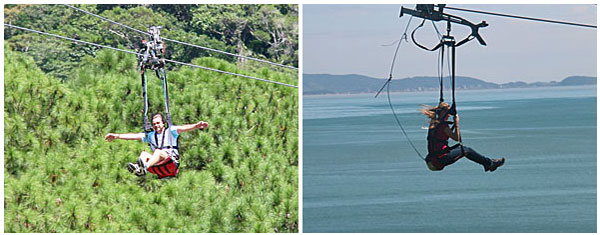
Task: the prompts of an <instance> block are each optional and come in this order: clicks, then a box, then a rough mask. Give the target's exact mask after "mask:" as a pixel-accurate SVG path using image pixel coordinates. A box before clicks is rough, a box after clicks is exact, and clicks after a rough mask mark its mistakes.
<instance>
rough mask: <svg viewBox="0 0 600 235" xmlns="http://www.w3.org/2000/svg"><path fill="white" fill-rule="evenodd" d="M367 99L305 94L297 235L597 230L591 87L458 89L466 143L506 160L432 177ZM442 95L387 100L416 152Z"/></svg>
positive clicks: (381, 108)
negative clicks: (493, 167)
mask: <svg viewBox="0 0 600 235" xmlns="http://www.w3.org/2000/svg"><path fill="white" fill-rule="evenodd" d="M445 93H446V94H445V95H446V96H447V97H446V100H449V99H450V96H449V95H450V94H449V92H445ZM373 95H374V94H361V95H335V96H305V97H304V99H303V185H302V187H303V205H302V207H303V221H302V227H303V232H431V233H437V232H477V233H493V232H523V233H538V232H544V233H550V232H587V233H595V232H597V231H596V230H597V225H596V223H597V218H596V216H597V211H596V210H597V209H596V208H597V205H596V204H597V199H596V198H597V195H596V192H597V184H596V179H597V178H596V174H597V172H596V171H597V156H596V143H597V142H596V133H597V132H596V128H597V127H596V115H597V110H596V86H575V87H554V88H531V89H498V90H471V91H458V92H457V93H456V99H457V109H458V112H459V115H460V127H461V133H462V136H463V143H464V145H465V146H469V147H472V148H474V149H475V150H477V151H478V152H480V153H481V154H483V155H485V156H487V157H491V158H497V157H506V159H507V162H506V164H505V165H504V166H502V167H501V168H499V169H498V170H497V171H495V172H493V173H490V172H484V170H483V168H482V167H481V166H480V165H478V164H476V163H474V162H471V161H470V160H468V159H466V158H462V159H460V160H459V161H458V162H456V163H455V164H453V165H450V166H448V167H446V168H445V169H444V170H443V171H439V172H432V171H429V170H428V169H427V167H426V165H425V163H424V161H423V160H421V159H420V158H419V157H418V155H417V153H416V152H415V151H414V150H413V149H412V148H411V146H410V144H409V143H408V142H407V139H406V137H405V136H404V135H403V134H402V132H401V131H400V127H399V126H398V124H396V121H395V120H394V117H393V116H392V114H391V110H390V107H389V104H388V101H387V97H386V93H382V94H381V96H380V97H378V98H377V99H375V98H373ZM438 95H439V93H437V92H414V93H413V92H405V93H393V94H392V95H391V100H392V103H393V105H394V109H395V110H396V113H397V114H398V117H399V119H400V121H401V123H402V125H403V126H404V128H405V130H406V131H407V134H408V136H409V137H410V139H411V140H412V141H413V143H414V144H415V146H416V147H417V150H418V151H419V152H420V153H421V154H422V155H426V154H427V150H426V140H425V138H426V135H427V131H426V130H424V129H422V127H425V126H427V120H426V118H425V117H424V116H423V115H421V114H419V113H418V111H417V109H419V108H420V104H429V105H436V104H437V101H438V99H439V97H438Z"/></svg>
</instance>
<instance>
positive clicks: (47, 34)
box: [4, 23, 298, 88]
mask: <svg viewBox="0 0 600 235" xmlns="http://www.w3.org/2000/svg"><path fill="white" fill-rule="evenodd" d="M4 26H7V27H11V28H16V29H20V30H25V31H29V32H34V33H38V34H42V35H46V36H52V37H56V38H60V39H65V40H69V41H72V42H76V43H83V44H88V45H92V46H96V47H102V48H107V49H112V50H116V51H120V52H125V53H129V54H133V55H143V54H141V53H137V52H133V51H128V50H123V49H119V48H114V47H110V46H105V45H100V44H96V43H92V42H86V41H81V40H77V39H73V38H68V37H64V36H60V35H56V34H51V33H46V32H42V31H38V30H34V29H28V28H24V27H20V26H16V25H11V24H6V23H5V24H4ZM165 61H167V62H171V63H175V64H181V65H185V66H189V67H195V68H199V69H204V70H209V71H213V72H217V73H223V74H229V75H233V76H237V77H243V78H249V79H254V80H258V81H262V82H268V83H273V84H278V85H283V86H288V87H293V88H298V86H295V85H291V84H286V83H282V82H276V81H271V80H267V79H263V78H257V77H253V76H248V75H243V74H237V73H232V72H227V71H222V70H218V69H213V68H207V67H203V66H200V65H194V64H188V63H183V62H179V61H175V60H169V59H165Z"/></svg>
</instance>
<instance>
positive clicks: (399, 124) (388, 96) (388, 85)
mask: <svg viewBox="0 0 600 235" xmlns="http://www.w3.org/2000/svg"><path fill="white" fill-rule="evenodd" d="M411 21H412V16H411V17H410V19H409V20H408V23H407V24H406V29H404V33H403V34H402V36H401V37H400V40H399V41H398V46H396V51H395V52H394V57H393V59H392V64H391V66H390V75H389V77H388V80H387V81H386V82H385V84H383V87H381V89H379V91H378V92H377V94H375V98H377V96H378V95H379V93H381V91H382V90H383V88H385V87H386V86H387V100H388V104H389V105H390V109H391V110H392V114H393V115H394V119H396V123H398V126H400V130H402V133H403V134H404V136H405V137H406V139H407V140H408V143H409V144H410V146H411V147H412V148H413V149H414V150H415V152H417V154H418V155H419V158H421V159H422V160H425V158H424V157H423V155H421V153H420V152H419V150H418V149H417V147H415V145H414V144H413V142H412V141H411V140H410V138H409V137H408V134H406V130H404V126H402V123H401V122H400V119H399V118H398V115H397V114H396V111H395V110H394V105H393V104H392V99H391V96H390V82H391V81H392V78H393V75H392V74H393V72H394V64H395V62H396V57H397V55H398V50H399V49H400V45H401V44H402V40H404V41H407V42H408V36H407V34H406V32H408V27H409V26H410V22H411Z"/></svg>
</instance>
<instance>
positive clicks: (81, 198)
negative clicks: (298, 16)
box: [4, 8, 298, 233]
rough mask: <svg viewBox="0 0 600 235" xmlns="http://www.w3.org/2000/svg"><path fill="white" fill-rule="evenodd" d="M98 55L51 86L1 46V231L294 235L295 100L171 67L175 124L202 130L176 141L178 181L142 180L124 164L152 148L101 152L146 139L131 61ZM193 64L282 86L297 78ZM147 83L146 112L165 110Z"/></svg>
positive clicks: (267, 87)
mask: <svg viewBox="0 0 600 235" xmlns="http://www.w3.org/2000/svg"><path fill="white" fill-rule="evenodd" d="M134 9H136V8H128V9H127V10H128V11H129V10H134ZM114 10H115V11H116V10H117V9H116V8H115V9H114ZM107 11H108V10H107ZM105 12H106V11H105ZM107 14H108V13H107ZM94 55H95V56H92V55H88V56H84V57H82V58H81V62H80V63H78V64H77V66H76V68H77V69H75V70H73V72H72V73H71V75H70V76H69V77H67V79H59V78H57V77H55V76H53V75H51V74H48V73H44V72H43V71H42V70H41V69H40V68H39V67H38V66H37V65H36V62H35V61H34V59H33V58H32V57H30V56H28V55H25V53H23V52H20V51H15V50H11V49H10V48H9V46H8V43H5V54H4V59H5V60H4V68H5V69H4V90H5V96H4V101H5V103H4V113H5V116H4V136H5V138H4V182H5V184H4V231H5V232H105V233H114V232H189V233H192V232H194V233H197V232H298V146H297V145H298V91H297V89H294V88H290V87H285V86H278V85H275V84H270V83H264V82H259V81H254V80H249V79H244V78H239V77H233V76H229V75H222V74H218V73H214V72H209V71H205V70H199V69H191V68H187V67H184V68H180V69H177V70H172V68H169V72H168V73H167V77H168V81H169V88H170V93H169V95H170V98H171V112H172V114H173V118H174V120H173V121H174V123H175V124H187V123H194V122H197V121H199V120H204V121H208V122H209V123H210V127H209V128H208V129H207V130H204V131H192V132H186V133H183V134H182V135H181V137H180V145H181V150H180V151H181V153H182V162H181V171H180V175H179V176H178V177H177V178H173V179H170V180H159V179H157V177H156V176H155V175H147V176H146V177H141V178H138V177H136V176H134V175H132V174H130V173H129V172H128V171H127V169H126V168H125V165H126V163H127V162H130V161H135V160H136V159H137V157H138V155H139V153H140V152H141V151H142V150H145V149H146V150H147V148H148V147H147V146H146V145H144V144H143V143H141V142H139V141H122V140H116V141H113V142H110V143H109V142H106V141H104V136H105V134H106V133H109V132H113V133H131V132H141V131H142V122H143V119H142V115H143V106H142V96H141V92H142V91H141V84H140V74H139V72H136V70H135V65H136V60H135V57H134V56H132V55H129V54H125V53H120V52H114V51H112V50H100V51H97V52H95V53H94ZM193 63H195V64H199V65H202V66H207V67H214V68H218V69H227V70H228V71H232V72H236V73H242V74H248V75H251V76H260V77H265V78H267V79H270V80H276V81H280V82H285V83H295V81H296V76H297V75H295V74H288V73H281V72H274V71H271V70H268V69H260V70H256V71H250V70H243V69H241V68H239V67H238V66H236V65H234V64H230V63H228V62H226V61H223V60H219V59H216V58H200V59H196V60H193ZM148 81H149V88H148V92H149V98H150V102H151V110H150V112H158V111H163V110H164V100H163V97H162V88H161V85H160V80H158V79H157V78H156V76H154V75H152V74H149V77H148Z"/></svg>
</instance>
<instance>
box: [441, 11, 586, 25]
mask: <svg viewBox="0 0 600 235" xmlns="http://www.w3.org/2000/svg"><path fill="white" fill-rule="evenodd" d="M444 8H445V9H451V10H457V11H466V12H472V13H479V14H487V15H494V16H502V17H510V18H517V19H523V20H533V21H541V22H546V23H555V24H565V25H572V26H578V27H588V28H596V25H589V24H580V23H572V22H566V21H557V20H548V19H541V18H533V17H525V16H517V15H509V14H501V13H495V12H488V11H478V10H470V9H463V8H457V7H449V6H446V7H444Z"/></svg>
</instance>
